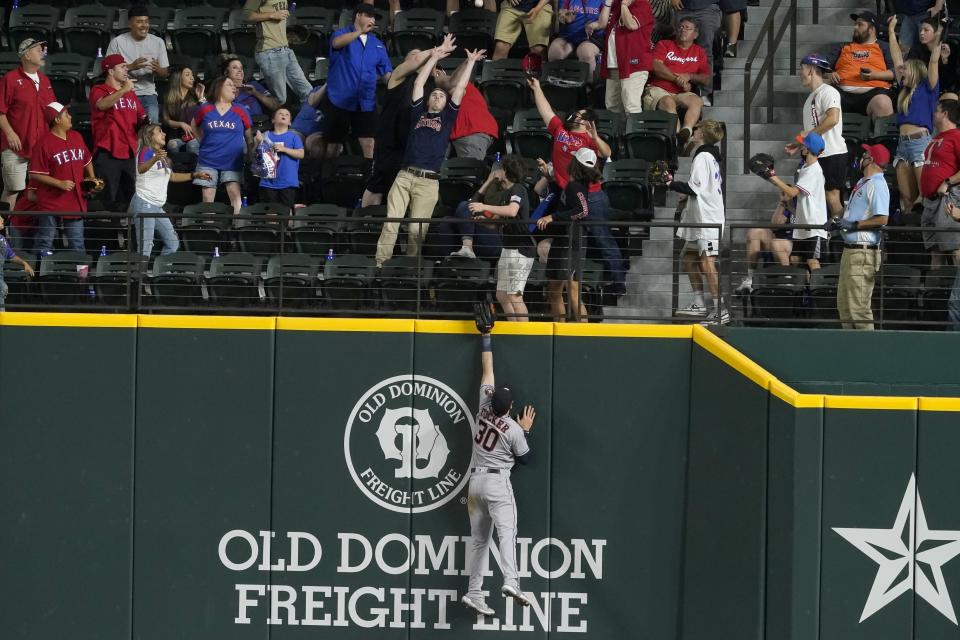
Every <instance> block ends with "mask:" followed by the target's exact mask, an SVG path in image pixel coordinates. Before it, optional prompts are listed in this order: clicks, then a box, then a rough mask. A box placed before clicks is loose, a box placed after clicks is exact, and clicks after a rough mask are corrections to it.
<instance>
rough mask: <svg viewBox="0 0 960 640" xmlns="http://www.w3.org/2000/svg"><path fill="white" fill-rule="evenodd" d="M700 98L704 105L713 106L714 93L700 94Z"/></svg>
mask: <svg viewBox="0 0 960 640" xmlns="http://www.w3.org/2000/svg"><path fill="white" fill-rule="evenodd" d="M700 100H701V101H702V102H703V106H705V107H712V106H713V94H712V93H711V94H708V95H705V96H700Z"/></svg>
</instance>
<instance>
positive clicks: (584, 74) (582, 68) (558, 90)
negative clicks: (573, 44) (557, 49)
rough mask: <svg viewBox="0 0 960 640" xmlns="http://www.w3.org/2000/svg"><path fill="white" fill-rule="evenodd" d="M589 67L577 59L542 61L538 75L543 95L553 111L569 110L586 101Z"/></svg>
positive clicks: (578, 106)
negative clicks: (539, 74)
mask: <svg viewBox="0 0 960 640" xmlns="http://www.w3.org/2000/svg"><path fill="white" fill-rule="evenodd" d="M589 82H590V67H589V66H588V65H587V63H586V62H580V61H579V60H554V61H552V62H544V63H543V69H542V72H541V76H540V87H541V88H542V89H543V95H544V96H546V98H547V100H548V101H549V102H550V106H552V107H553V109H554V111H563V112H569V111H573V110H575V109H578V108H580V107H581V106H583V105H584V104H586V102H587V84H588V83H589Z"/></svg>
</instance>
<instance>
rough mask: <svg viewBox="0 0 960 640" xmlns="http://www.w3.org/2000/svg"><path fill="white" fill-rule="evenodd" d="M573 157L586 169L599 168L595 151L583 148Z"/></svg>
mask: <svg viewBox="0 0 960 640" xmlns="http://www.w3.org/2000/svg"><path fill="white" fill-rule="evenodd" d="M573 157H574V158H576V159H577V162H579V163H580V164H582V165H584V166H586V167H595V166H597V153H596V151H594V150H593V149H588V148H587V147H581V148H580V149H577V152H576V153H575V154H573Z"/></svg>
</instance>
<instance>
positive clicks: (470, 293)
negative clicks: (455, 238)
mask: <svg viewBox="0 0 960 640" xmlns="http://www.w3.org/2000/svg"><path fill="white" fill-rule="evenodd" d="M489 277H490V264H489V263H487V262H486V261H484V260H480V259H478V258H461V257H459V256H448V257H447V258H445V259H444V260H443V262H441V263H440V264H439V265H438V266H437V267H436V268H435V270H434V272H433V283H432V284H433V287H434V289H435V290H436V294H437V310H438V311H440V312H446V313H472V312H473V303H474V302H476V301H478V300H483V299H484V298H485V296H486V293H487V289H488V287H489V282H488V279H489Z"/></svg>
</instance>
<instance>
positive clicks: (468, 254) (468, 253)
mask: <svg viewBox="0 0 960 640" xmlns="http://www.w3.org/2000/svg"><path fill="white" fill-rule="evenodd" d="M450 256H451V257H453V256H456V257H457V258H471V259H476V257H477V254H475V253H474V252H473V249H471V248H470V247H460V248H459V249H458V250H456V251H453V252H451V253H450Z"/></svg>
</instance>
